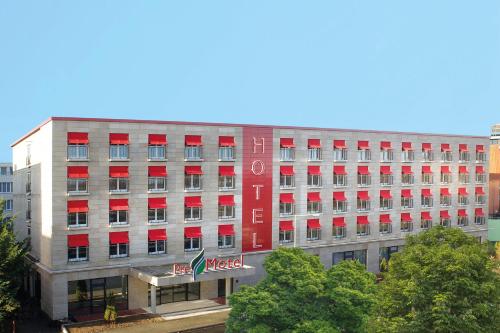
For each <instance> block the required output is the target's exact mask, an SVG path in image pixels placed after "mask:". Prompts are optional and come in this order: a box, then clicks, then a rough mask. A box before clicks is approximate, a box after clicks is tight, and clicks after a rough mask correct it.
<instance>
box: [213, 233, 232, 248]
mask: <svg viewBox="0 0 500 333" xmlns="http://www.w3.org/2000/svg"><path fill="white" fill-rule="evenodd" d="M217 246H218V247H219V249H229V248H234V235H219V236H218V239H217Z"/></svg>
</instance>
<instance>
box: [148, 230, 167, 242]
mask: <svg viewBox="0 0 500 333" xmlns="http://www.w3.org/2000/svg"><path fill="white" fill-rule="evenodd" d="M158 240H167V230H166V229H150V230H148V241H158Z"/></svg>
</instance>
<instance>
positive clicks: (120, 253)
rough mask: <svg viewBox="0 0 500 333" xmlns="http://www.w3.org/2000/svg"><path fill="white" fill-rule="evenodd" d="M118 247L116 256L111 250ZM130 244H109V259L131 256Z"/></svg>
mask: <svg viewBox="0 0 500 333" xmlns="http://www.w3.org/2000/svg"><path fill="white" fill-rule="evenodd" d="M123 244H125V248H123ZM112 247H116V254H111V248H112ZM128 252H129V244H128V243H117V244H111V243H110V244H109V258H110V259H113V258H126V257H128V256H129V254H128Z"/></svg>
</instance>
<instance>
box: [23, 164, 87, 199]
mask: <svg viewBox="0 0 500 333" xmlns="http://www.w3.org/2000/svg"><path fill="white" fill-rule="evenodd" d="M67 170H68V171H67V173H68V181H67V190H68V193H87V192H88V176H89V174H88V167H87V166H69V167H68V169H67ZM29 176H30V177H29V178H30V180H29V181H30V183H31V174H29ZM27 185H28V184H27ZM26 190H28V188H27V189H26ZM29 190H30V192H31V184H30V188H29Z"/></svg>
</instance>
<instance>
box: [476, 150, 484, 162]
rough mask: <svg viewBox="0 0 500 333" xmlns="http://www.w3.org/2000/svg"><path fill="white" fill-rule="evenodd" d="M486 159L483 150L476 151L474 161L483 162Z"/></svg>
mask: <svg viewBox="0 0 500 333" xmlns="http://www.w3.org/2000/svg"><path fill="white" fill-rule="evenodd" d="M485 161H486V153H485V152H480V151H478V152H476V163H484V162H485Z"/></svg>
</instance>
